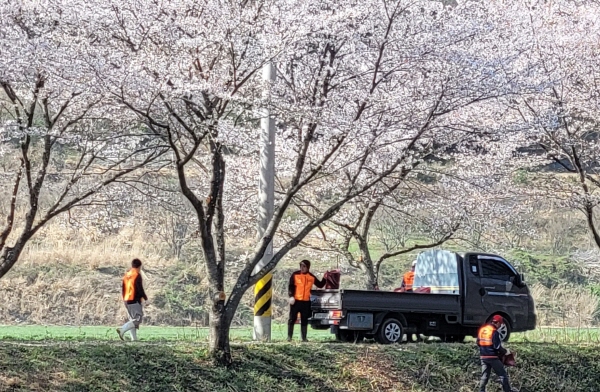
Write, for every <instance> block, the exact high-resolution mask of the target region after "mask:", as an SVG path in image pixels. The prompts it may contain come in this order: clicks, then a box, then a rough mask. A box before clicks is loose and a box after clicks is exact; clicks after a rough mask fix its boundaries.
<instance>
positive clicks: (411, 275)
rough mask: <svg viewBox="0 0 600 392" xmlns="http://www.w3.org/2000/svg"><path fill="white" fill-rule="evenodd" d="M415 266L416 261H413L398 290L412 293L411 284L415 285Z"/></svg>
mask: <svg viewBox="0 0 600 392" xmlns="http://www.w3.org/2000/svg"><path fill="white" fill-rule="evenodd" d="M416 265H417V261H416V260H415V261H413V262H412V264H411V266H410V271H408V272H407V273H405V274H404V277H403V278H402V284H401V285H400V290H402V289H404V290H402V291H406V292H408V293H411V292H412V291H413V283H415V267H416Z"/></svg>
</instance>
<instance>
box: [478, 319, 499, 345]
mask: <svg viewBox="0 0 600 392" xmlns="http://www.w3.org/2000/svg"><path fill="white" fill-rule="evenodd" d="M494 332H496V327H494V326H493V325H491V324H486V325H484V326H483V327H481V328H479V332H478V333H477V344H478V345H479V346H492V345H493V344H494V342H493V341H492V337H493V336H494Z"/></svg>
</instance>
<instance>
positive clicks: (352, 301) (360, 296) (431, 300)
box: [311, 290, 460, 317]
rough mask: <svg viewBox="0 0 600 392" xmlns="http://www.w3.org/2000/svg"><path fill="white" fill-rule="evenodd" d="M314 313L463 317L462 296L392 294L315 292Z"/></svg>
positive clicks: (357, 291) (339, 291) (355, 291)
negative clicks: (339, 310) (421, 314)
mask: <svg viewBox="0 0 600 392" xmlns="http://www.w3.org/2000/svg"><path fill="white" fill-rule="evenodd" d="M311 301H312V302H311V307H312V310H313V311H319V310H336V309H342V304H343V309H344V310H349V311H365V310H368V311H394V312H410V313H443V314H446V315H453V316H457V317H459V316H460V296H459V295H453V294H415V293H398V292H393V291H367V290H312V291H311Z"/></svg>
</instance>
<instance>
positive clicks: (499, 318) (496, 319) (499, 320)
mask: <svg viewBox="0 0 600 392" xmlns="http://www.w3.org/2000/svg"><path fill="white" fill-rule="evenodd" d="M492 322H494V323H498V324H502V323H503V322H504V319H503V318H502V316H500V315H497V314H496V315H494V317H492Z"/></svg>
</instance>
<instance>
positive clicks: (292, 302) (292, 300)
mask: <svg viewBox="0 0 600 392" xmlns="http://www.w3.org/2000/svg"><path fill="white" fill-rule="evenodd" d="M288 302H289V304H290V305H293V304H295V303H296V299H295V298H294V297H290V298H288Z"/></svg>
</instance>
